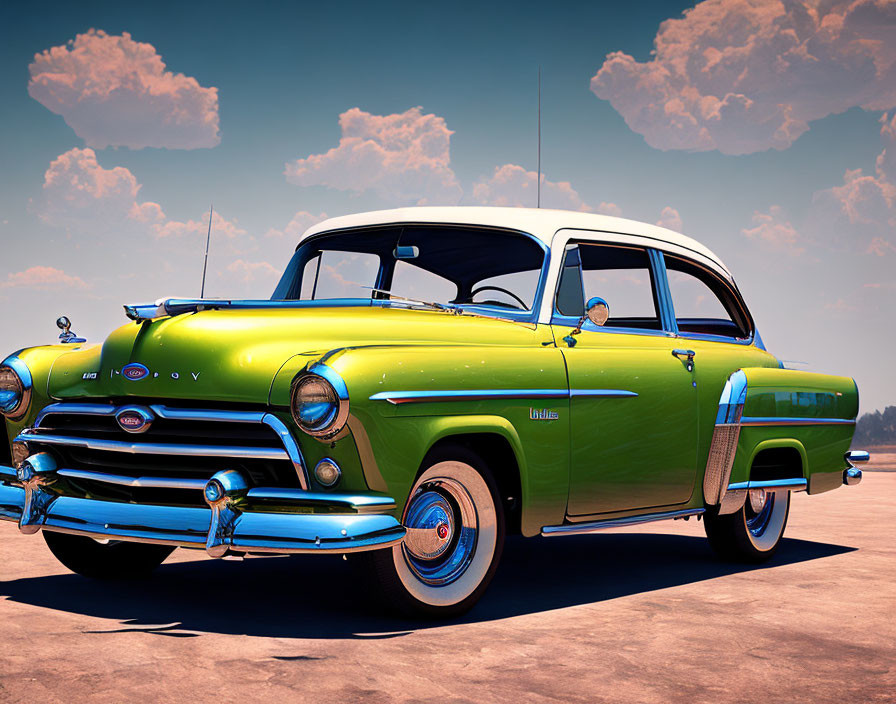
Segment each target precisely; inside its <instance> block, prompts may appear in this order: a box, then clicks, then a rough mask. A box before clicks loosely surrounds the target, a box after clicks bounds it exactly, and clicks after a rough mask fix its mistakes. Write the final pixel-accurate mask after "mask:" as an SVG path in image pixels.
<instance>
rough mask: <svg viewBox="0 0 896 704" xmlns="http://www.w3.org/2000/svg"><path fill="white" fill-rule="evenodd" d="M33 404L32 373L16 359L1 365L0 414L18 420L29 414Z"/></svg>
mask: <svg viewBox="0 0 896 704" xmlns="http://www.w3.org/2000/svg"><path fill="white" fill-rule="evenodd" d="M30 403H31V373H30V372H29V371H28V367H26V366H25V363H24V362H22V361H21V360H20V359H18V358H16V357H9V358H7V359H6V360H5V361H4V362H3V363H2V364H0V413H2V414H3V415H5V416H6V417H7V418H9V419H10V420H18V419H20V418H22V417H23V416H24V415H25V413H27V412H28V405H29V404H30Z"/></svg>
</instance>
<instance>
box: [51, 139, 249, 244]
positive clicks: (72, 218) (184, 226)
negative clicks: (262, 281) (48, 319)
mask: <svg viewBox="0 0 896 704" xmlns="http://www.w3.org/2000/svg"><path fill="white" fill-rule="evenodd" d="M139 192H140V183H139V182H138V181H137V177H136V176H135V175H134V174H133V173H131V171H130V170H129V169H126V168H124V167H123V166H116V167H114V168H111V169H106V168H104V167H103V166H102V165H101V164H99V162H98V161H97V157H96V153H95V152H94V151H93V150H92V149H89V148H87V149H77V148H76V149H71V150H69V151H67V152H65V153H64V154H60V155H59V156H58V157H56V159H54V160H53V161H52V162H51V163H50V166H49V168H48V169H47V171H46V173H45V174H44V186H43V193H42V195H41V198H40V200H39V202H38V203H37V204H36V211H37V215H38V217H40V219H41V220H43V221H44V222H45V223H47V224H48V225H53V226H55V227H62V228H65V229H66V230H68V231H69V232H72V233H74V234H78V235H80V236H82V237H91V238H93V239H95V240H99V239H101V238H103V237H104V236H109V237H114V238H115V239H121V238H124V237H128V236H130V237H156V238H159V239H168V240H173V239H183V238H187V237H192V238H194V239H195V240H196V241H197V242H198V241H200V240H201V241H202V242H203V243H204V240H205V236H206V233H207V232H208V213H207V212H206V213H205V214H204V215H202V216H200V217H199V218H198V219H196V220H193V219H190V220H187V221H185V222H182V221H178V220H172V219H169V218H168V217H167V216H166V215H165V211H164V210H163V209H162V206H161V205H159V204H158V203H153V202H150V201H144V202H141V201H140V200H138V196H139ZM212 237H213V239H214V240H215V241H220V240H221V239H222V238H223V239H224V240H226V241H227V242H228V247H227V251H228V252H230V253H231V254H240V253H245V252H248V251H251V250H253V249H254V248H255V241H254V238H252V237H251V236H249V235H248V233H247V232H246V230H245V229H243V228H242V227H240V226H239V225H238V223H237V222H236V221H235V220H228V219H226V218H224V217H223V216H222V215H221V214H220V213H218V212H217V211H215V215H214V219H213V221H212Z"/></svg>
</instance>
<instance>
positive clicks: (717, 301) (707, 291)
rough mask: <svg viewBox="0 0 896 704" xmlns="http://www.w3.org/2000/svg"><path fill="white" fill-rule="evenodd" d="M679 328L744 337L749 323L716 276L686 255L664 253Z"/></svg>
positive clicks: (725, 286) (733, 298) (685, 331)
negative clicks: (684, 256)
mask: <svg viewBox="0 0 896 704" xmlns="http://www.w3.org/2000/svg"><path fill="white" fill-rule="evenodd" d="M664 256H665V260H666V271H667V273H668V277H669V290H670V292H671V293H672V305H673V306H674V307H675V320H676V322H677V323H678V330H679V332H683V333H689V332H690V333H701V334H707V335H723V336H725V337H747V336H748V335H749V332H750V323H749V321H748V319H747V317H746V315H745V314H744V312H743V310H742V308H741V306H740V305H739V303H738V301H737V299H736V297H735V295H734V293H733V292H732V291H731V289H730V288H729V287H728V286H727V285H726V284H725V283H723V282H722V281H721V280H719V278H718V277H717V276H716V275H715V274H713V273H711V272H709V271H707V270H706V269H704V268H703V267H701V266H698V265H697V264H694V263H693V262H689V261H688V260H686V259H681V258H679V257H674V256H671V255H669V254H666V255H664Z"/></svg>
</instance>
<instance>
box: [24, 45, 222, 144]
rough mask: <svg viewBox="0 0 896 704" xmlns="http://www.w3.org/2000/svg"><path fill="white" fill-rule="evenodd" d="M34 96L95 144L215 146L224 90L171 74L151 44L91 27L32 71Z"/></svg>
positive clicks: (37, 60) (39, 59)
mask: <svg viewBox="0 0 896 704" xmlns="http://www.w3.org/2000/svg"><path fill="white" fill-rule="evenodd" d="M29 71H30V74H31V80H30V81H29V83H28V93H29V95H31V97H32V98H34V99H35V100H37V101H38V102H39V103H41V104H42V105H43V106H44V107H46V108H48V109H49V110H51V111H52V112H54V113H56V114H57V115H61V116H62V117H63V119H64V120H65V122H66V124H68V125H69V126H70V127H71V128H72V129H73V130H74V131H75V134H77V135H78V136H79V137H81V138H82V139H83V140H84V141H85V142H86V143H87V145H88V146H91V147H95V148H97V149H103V148H105V147H109V146H124V147H130V148H131V149H142V148H143V147H167V148H169V149H197V148H200V147H214V146H216V145H217V144H218V143H219V142H220V141H221V140H220V138H219V136H218V89H217V88H203V87H202V86H200V85H199V82H198V81H197V80H196V79H195V78H192V77H189V76H185V75H183V74H182V73H172V72H171V71H168V70H166V67H165V63H164V62H163V61H162V57H161V56H159V54H158V53H157V52H156V50H155V47H153V46H152V44H147V43H142V42H135V41H134V40H133V39H131V35H130V34H128V33H127V32H124V33H123V34H122V35H121V36H113V35H109V34H107V33H106V32H104V31H102V30H96V29H91V30H89V31H88V32H87V33H85V34H79V35H77V36H76V37H75V39H74V40H73V41H69V42H68V44H66V45H63V46H55V47H52V48H51V49H47V50H45V51H43V52H41V53H40V54H36V55H35V57H34V63H32V64H31V65H30V66H29Z"/></svg>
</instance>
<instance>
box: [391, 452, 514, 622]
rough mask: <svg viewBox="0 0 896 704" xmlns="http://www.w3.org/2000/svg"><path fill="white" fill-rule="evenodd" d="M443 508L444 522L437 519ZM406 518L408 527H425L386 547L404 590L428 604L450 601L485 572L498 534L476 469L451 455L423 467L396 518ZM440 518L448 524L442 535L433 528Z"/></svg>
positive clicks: (490, 501) (472, 586) (467, 593)
mask: <svg viewBox="0 0 896 704" xmlns="http://www.w3.org/2000/svg"><path fill="white" fill-rule="evenodd" d="M446 507H449V508H450V512H451V515H450V521H449V522H446V521H444V520H443V519H444V518H445V517H446V515H447V510H446ZM406 521H412V522H414V523H415V525H412V526H411V530H412V531H413V530H423V531H426V530H428V531H430V532H429V534H428V536H427V534H425V533H418V534H413V533H412V534H411V535H410V536H409V538H406V543H407V544H401V545H396V546H394V547H393V548H392V560H393V563H394V565H395V570H396V572H397V574H398V577H399V579H400V580H401V582H402V584H403V585H404V587H405V589H407V591H408V592H409V593H410V594H411V596H413V597H414V598H416V599H418V600H419V601H421V602H423V603H425V604H428V605H430V606H452V605H454V604H458V603H460V602H461V601H463V600H464V599H466V598H467V597H468V596H470V594H472V593H473V592H474V591H475V590H476V588H477V587H478V586H479V585H480V584H481V583H482V580H483V579H484V578H485V576H486V574H487V573H488V569H489V567H490V566H491V563H492V558H493V557H494V554H495V548H496V546H497V537H498V522H497V513H496V510H495V504H494V500H493V498H492V493H491V491H490V490H489V487H488V484H486V482H485V480H484V479H483V478H482V476H481V475H480V474H479V472H477V471H476V470H475V469H474V468H473V467H471V466H470V465H468V464H466V463H464V462H456V461H453V460H452V461H446V462H439V463H438V464H435V465H433V466H432V467H430V468H429V469H427V470H426V471H425V472H424V473H423V474H422V475H421V477H420V479H418V480H417V483H416V484H415V486H414V489H413V490H412V491H411V498H410V499H409V500H408V505H407V507H406V508H405V515H404V517H403V519H402V523H404V524H405V525H408V523H406ZM440 523H442V524H443V525H447V527H448V529H449V533H448V535H447V536H445V537H443V538H442V537H439V536H438V534H437V533H436V531H438V528H439V524H440ZM449 523H450V524H449ZM421 524H422V525H425V526H428V527H426V528H420V527H419V526H420V525H421ZM442 532H443V533H444V530H443V531H442Z"/></svg>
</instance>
